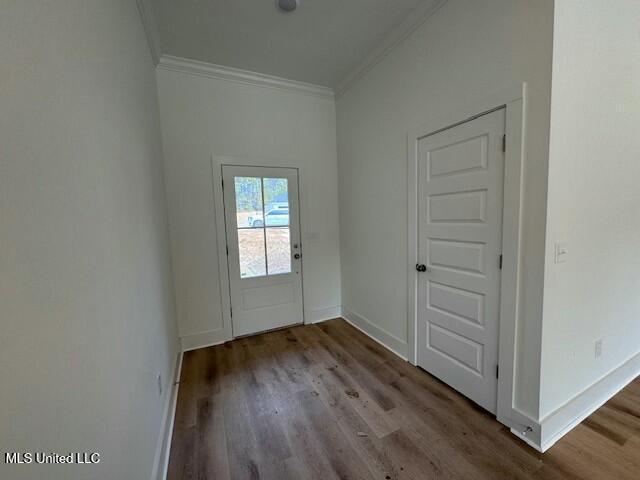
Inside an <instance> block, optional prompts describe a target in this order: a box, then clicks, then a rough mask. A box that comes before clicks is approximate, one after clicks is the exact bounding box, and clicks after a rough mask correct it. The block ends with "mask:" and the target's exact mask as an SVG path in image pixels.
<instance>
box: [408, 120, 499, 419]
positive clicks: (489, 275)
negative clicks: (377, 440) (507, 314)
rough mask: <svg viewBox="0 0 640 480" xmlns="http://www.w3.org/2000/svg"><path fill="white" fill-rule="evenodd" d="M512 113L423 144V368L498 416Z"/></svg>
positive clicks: (420, 229) (419, 304) (420, 327)
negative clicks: (507, 141)
mask: <svg viewBox="0 0 640 480" xmlns="http://www.w3.org/2000/svg"><path fill="white" fill-rule="evenodd" d="M504 133H505V110H504V109H500V110H497V111H495V112H492V113H488V114H486V115H483V116H481V117H478V118H476V119H473V120H471V121H469V122H466V123H463V124H460V125H458V126H455V127H452V128H450V129H447V130H444V131H441V132H438V133H435V134H433V135H430V136H427V137H424V138H422V139H420V140H419V142H418V262H419V264H424V265H425V266H426V269H427V270H426V271H425V272H423V273H418V298H417V336H416V340H417V342H416V343H417V363H418V365H419V366H420V367H422V368H424V369H425V370H427V371H428V372H430V373H432V374H433V375H435V376H436V377H438V378H440V379H441V380H443V381H444V382H445V383H447V384H449V385H451V386H452V387H453V388H455V389H456V390H458V391H460V392H461V393H462V394H464V395H465V396H467V397H468V398H470V399H471V400H473V401H475V402H476V403H478V404H479V405H480V406H482V407H483V408H485V409H486V410H488V411H490V412H492V413H496V402H497V386H498V382H497V365H498V344H499V324H500V282H501V272H500V266H501V265H500V263H501V257H500V255H501V248H502V245H501V244H502V213H503V181H504V158H505V156H504V151H503V138H504Z"/></svg>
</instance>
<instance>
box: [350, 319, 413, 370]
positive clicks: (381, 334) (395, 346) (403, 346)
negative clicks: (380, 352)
mask: <svg viewBox="0 0 640 480" xmlns="http://www.w3.org/2000/svg"><path fill="white" fill-rule="evenodd" d="M342 318H344V319H345V320H346V321H347V322H348V323H350V324H351V325H352V326H354V327H355V328H357V329H358V330H360V331H361V332H362V333H364V334H365V335H367V336H368V337H371V339H373V340H375V341H376V342H377V343H379V344H380V345H382V346H383V347H385V348H386V349H387V350H389V351H391V352H392V353H394V354H395V355H397V356H398V357H400V358H402V359H403V360H407V351H408V345H407V342H404V341H402V340H401V339H399V338H398V337H396V336H395V335H392V334H390V333H389V332H387V331H385V330H384V329H382V328H380V327H378V326H377V325H374V324H373V322H371V321H370V320H368V319H366V318H364V317H363V316H361V315H358V314H357V313H354V312H350V311H349V310H347V309H345V308H344V307H343V308H342Z"/></svg>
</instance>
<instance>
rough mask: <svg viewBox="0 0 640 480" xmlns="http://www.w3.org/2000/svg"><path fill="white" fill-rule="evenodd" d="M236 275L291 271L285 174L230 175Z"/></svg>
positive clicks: (287, 194) (287, 189) (287, 192)
mask: <svg viewBox="0 0 640 480" xmlns="http://www.w3.org/2000/svg"><path fill="white" fill-rule="evenodd" d="M234 183H235V195H236V216H237V217H236V218H237V228H238V252H239V260H240V277H241V278H254V277H263V276H270V275H280V274H286V273H291V235H290V228H289V188H288V181H287V179H286V178H268V177H234Z"/></svg>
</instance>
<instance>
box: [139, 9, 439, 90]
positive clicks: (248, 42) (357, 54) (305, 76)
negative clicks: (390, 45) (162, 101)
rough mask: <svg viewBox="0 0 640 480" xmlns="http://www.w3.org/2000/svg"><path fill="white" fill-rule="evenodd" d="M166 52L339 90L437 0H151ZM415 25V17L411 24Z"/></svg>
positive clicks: (161, 43) (162, 46)
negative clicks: (283, 2) (292, 5)
mask: <svg viewBox="0 0 640 480" xmlns="http://www.w3.org/2000/svg"><path fill="white" fill-rule="evenodd" d="M150 3H151V6H152V9H153V14H154V16H155V19H156V22H157V24H158V25H157V27H158V32H159V36H160V45H161V49H162V53H163V54H168V55H173V56H177V57H183V58H188V59H193V60H199V61H203V62H208V63H213V64H217V65H224V66H228V67H235V68H240V69H244V70H250V71H253V72H258V73H263V74H269V75H275V76H279V77H283V78H287V79H291V80H298V81H302V82H308V83H314V84H317V85H323V86H327V87H330V88H336V87H337V86H338V85H339V84H340V83H341V82H342V81H343V80H344V79H345V78H346V77H347V76H348V75H349V74H350V73H351V72H352V71H353V70H354V69H356V68H357V67H358V66H359V65H360V64H361V63H362V62H363V61H364V60H365V58H366V57H367V56H368V55H369V54H370V52H372V51H373V50H374V49H376V48H377V47H379V46H380V45H381V44H383V43H384V42H385V40H386V39H388V37H389V36H390V35H391V34H392V32H394V31H397V29H398V28H401V27H402V26H406V25H408V24H411V22H412V17H414V16H416V17H418V16H420V14H421V13H420V12H423V11H425V9H428V8H430V7H432V6H433V5H434V4H435V3H437V2H436V1H435V0H300V6H299V7H298V9H297V10H296V11H295V12H292V13H282V12H280V11H279V10H278V9H277V8H276V6H275V0H181V1H178V0H151V2H150ZM414 23H415V22H414Z"/></svg>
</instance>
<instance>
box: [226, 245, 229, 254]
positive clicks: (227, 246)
mask: <svg viewBox="0 0 640 480" xmlns="http://www.w3.org/2000/svg"><path fill="white" fill-rule="evenodd" d="M226 249H227V256H229V245H226Z"/></svg>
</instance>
